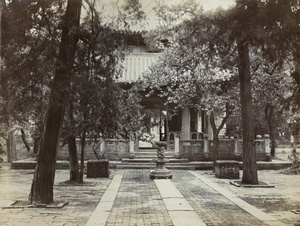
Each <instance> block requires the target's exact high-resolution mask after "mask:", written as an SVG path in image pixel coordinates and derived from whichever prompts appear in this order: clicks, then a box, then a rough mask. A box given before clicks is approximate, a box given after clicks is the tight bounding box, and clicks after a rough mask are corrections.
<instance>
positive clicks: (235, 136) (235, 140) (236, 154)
mask: <svg viewBox="0 0 300 226" xmlns="http://www.w3.org/2000/svg"><path fill="white" fill-rule="evenodd" d="M233 137H234V156H235V157H236V158H238V159H239V157H240V152H239V147H238V135H237V134H234V136H233Z"/></svg>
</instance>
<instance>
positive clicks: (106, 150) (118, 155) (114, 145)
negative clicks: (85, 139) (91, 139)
mask: <svg viewBox="0 0 300 226" xmlns="http://www.w3.org/2000/svg"><path fill="white" fill-rule="evenodd" d="M94 150H95V152H96V153H97V155H103V154H104V155H105V157H106V158H107V159H109V160H120V159H122V158H125V157H126V158H129V157H130V153H129V140H120V139H107V140H105V141H103V143H101V145H93V144H86V146H85V151H84V160H85V161H88V160H95V159H97V157H96V155H95V152H94ZM80 154H81V147H80V143H79V142H78V143H77V156H78V160H80ZM57 160H69V151H68V145H65V146H63V147H61V148H60V150H59V151H58V153H57Z"/></svg>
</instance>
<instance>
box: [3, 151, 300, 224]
mask: <svg viewBox="0 0 300 226" xmlns="http://www.w3.org/2000/svg"><path fill="white" fill-rule="evenodd" d="M281 151H283V152H285V153H282V156H284V157H286V154H288V153H289V150H286V149H284V150H281ZM279 157H280V154H278V157H277V158H278V159H280V158H279ZM172 173H173V178H172V179H170V180H151V179H150V178H149V175H150V170H133V169H132V170H118V169H112V170H111V171H110V176H109V178H85V179H84V180H85V183H84V184H83V185H80V186H78V185H71V184H68V183H65V182H66V181H67V180H68V179H69V171H68V170H57V171H56V177H55V185H54V199H55V202H56V203H57V204H65V205H64V206H63V205H56V206H47V207H40V208H31V207H30V206H29V207H24V206H22V207H21V206H12V203H14V202H15V201H16V200H27V198H28V194H29V192H30V186H31V182H32V178H33V170H12V169H10V166H9V164H8V163H5V164H2V165H1V167H0V196H1V200H0V225H17V226H19V225H107V226H110V225H138V226H139V225H180V226H181V225H300V213H299V210H300V189H299V187H300V180H299V179H300V176H299V175H288V174H284V173H283V170H262V171H258V177H259V180H260V181H263V182H265V183H266V184H268V185H273V186H274V187H273V188H245V187H236V186H234V185H231V184H230V181H232V180H230V179H218V178H216V177H215V176H214V175H213V174H212V173H211V172H209V171H187V170H186V171H184V170H173V171H172ZM241 177H242V171H240V178H241Z"/></svg>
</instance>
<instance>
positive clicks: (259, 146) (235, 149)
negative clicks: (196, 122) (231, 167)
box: [174, 134, 271, 161]
mask: <svg viewBox="0 0 300 226" xmlns="http://www.w3.org/2000/svg"><path fill="white" fill-rule="evenodd" d="M213 145H214V143H213V141H211V140H208V135H207V134H204V135H203V139H199V140H180V138H179V137H177V138H175V141H174V150H175V155H176V156H177V157H181V158H188V159H189V160H190V161H205V160H212V151H213ZM255 150H256V159H257V160H258V161H269V160H270V159H271V153H270V141H269V135H268V134H265V135H264V136H263V137H262V136H260V135H258V136H257V138H256V139H255ZM218 159H219V160H242V159H243V143H242V140H239V139H238V137H237V136H235V137H232V138H230V139H220V140H219V156H218Z"/></svg>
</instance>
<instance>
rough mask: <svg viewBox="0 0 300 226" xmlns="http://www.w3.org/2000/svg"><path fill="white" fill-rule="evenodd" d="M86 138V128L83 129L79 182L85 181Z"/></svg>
mask: <svg viewBox="0 0 300 226" xmlns="http://www.w3.org/2000/svg"><path fill="white" fill-rule="evenodd" d="M85 140H86V128H84V129H83V132H82V137H81V156H80V171H79V181H78V182H79V183H83V172H84V148H85Z"/></svg>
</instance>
